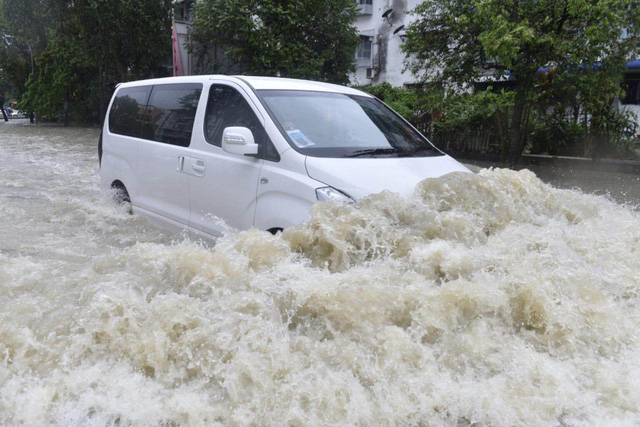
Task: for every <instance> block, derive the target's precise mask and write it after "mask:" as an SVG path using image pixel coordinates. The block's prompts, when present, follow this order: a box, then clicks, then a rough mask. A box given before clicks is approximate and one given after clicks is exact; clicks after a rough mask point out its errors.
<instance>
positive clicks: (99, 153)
mask: <svg viewBox="0 0 640 427" xmlns="http://www.w3.org/2000/svg"><path fill="white" fill-rule="evenodd" d="M98 166H102V131H100V138H98Z"/></svg>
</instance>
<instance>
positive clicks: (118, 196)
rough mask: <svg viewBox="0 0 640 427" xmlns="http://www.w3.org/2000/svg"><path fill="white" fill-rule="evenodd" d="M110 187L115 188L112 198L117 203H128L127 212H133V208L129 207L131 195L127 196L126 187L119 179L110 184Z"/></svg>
mask: <svg viewBox="0 0 640 427" xmlns="http://www.w3.org/2000/svg"><path fill="white" fill-rule="evenodd" d="M111 188H113V189H114V190H115V191H114V192H113V200H114V201H115V202H116V203H117V204H119V205H124V204H126V205H128V211H129V213H130V214H133V209H132V207H131V197H129V192H128V191H127V187H125V186H124V184H123V183H121V182H120V181H116V182H114V183H113V184H111Z"/></svg>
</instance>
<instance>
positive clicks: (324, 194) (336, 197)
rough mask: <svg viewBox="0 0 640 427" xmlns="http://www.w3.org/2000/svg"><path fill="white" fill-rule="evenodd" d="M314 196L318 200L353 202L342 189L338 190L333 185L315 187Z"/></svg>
mask: <svg viewBox="0 0 640 427" xmlns="http://www.w3.org/2000/svg"><path fill="white" fill-rule="evenodd" d="M316 197H317V198H318V201H319V202H324V201H326V200H331V201H334V202H342V203H353V202H354V200H353V199H352V198H351V197H349V196H347V195H346V194H344V193H343V192H342V191H338V190H336V189H335V188H333V187H321V188H316Z"/></svg>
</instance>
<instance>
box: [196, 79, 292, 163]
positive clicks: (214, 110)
mask: <svg viewBox="0 0 640 427" xmlns="http://www.w3.org/2000/svg"><path fill="white" fill-rule="evenodd" d="M229 126H243V127H246V128H249V129H250V130H251V132H252V133H253V137H254V139H255V141H256V143H257V144H258V146H259V148H258V154H259V156H260V157H261V158H263V159H266V160H272V161H275V162H277V161H279V160H280V156H279V154H278V151H277V150H276V148H275V147H274V146H273V143H272V142H271V140H270V139H269V136H268V135H267V132H266V131H265V130H264V127H263V126H262V123H260V120H258V117H256V114H255V113H254V112H253V110H252V109H251V107H250V106H249V104H248V103H247V101H246V100H245V99H244V97H243V96H242V95H241V94H240V93H239V92H238V91H237V90H235V89H234V88H232V87H229V86H225V85H212V86H211V89H210V90H209V100H208V102H207V111H206V114H205V119H204V134H205V138H206V140H207V142H208V143H209V144H213V145H216V146H218V147H220V146H222V132H223V131H224V129H225V128H227V127H229Z"/></svg>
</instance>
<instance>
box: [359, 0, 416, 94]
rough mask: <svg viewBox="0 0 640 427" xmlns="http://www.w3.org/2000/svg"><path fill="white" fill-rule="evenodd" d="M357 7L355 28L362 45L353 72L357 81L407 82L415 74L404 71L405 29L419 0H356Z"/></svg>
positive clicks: (362, 84)
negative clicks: (402, 46)
mask: <svg viewBox="0 0 640 427" xmlns="http://www.w3.org/2000/svg"><path fill="white" fill-rule="evenodd" d="M355 1H356V3H357V7H358V19H357V21H356V28H357V29H358V31H359V33H360V45H359V46H358V50H357V52H356V66H357V68H356V72H355V73H353V74H352V75H351V83H352V84H354V85H361V86H366V85H376V84H379V83H383V82H389V83H390V84H391V85H392V86H406V85H410V84H412V83H415V82H416V80H417V79H416V78H415V77H414V76H413V75H412V74H411V73H410V72H409V71H404V59H405V55H404V53H403V52H402V49H401V45H402V43H403V41H404V34H405V32H404V30H405V28H406V27H407V26H408V25H409V23H410V22H412V21H413V20H414V19H415V18H414V17H413V16H412V15H411V11H412V10H413V9H414V8H415V7H416V6H417V5H418V4H420V3H421V1H420V0H355Z"/></svg>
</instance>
